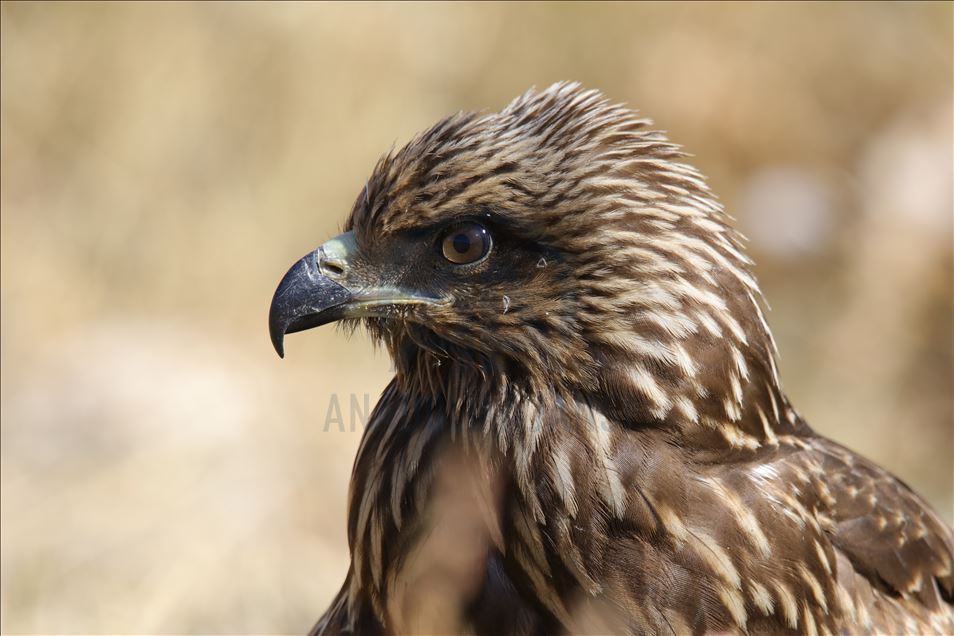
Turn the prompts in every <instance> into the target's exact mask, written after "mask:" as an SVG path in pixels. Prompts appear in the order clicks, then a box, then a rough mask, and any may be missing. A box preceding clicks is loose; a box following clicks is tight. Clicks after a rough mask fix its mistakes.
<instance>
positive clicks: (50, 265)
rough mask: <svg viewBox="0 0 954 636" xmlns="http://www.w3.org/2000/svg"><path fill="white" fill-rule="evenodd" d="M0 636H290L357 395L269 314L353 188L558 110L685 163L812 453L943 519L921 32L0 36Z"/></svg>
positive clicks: (938, 31) (350, 352) (764, 25)
mask: <svg viewBox="0 0 954 636" xmlns="http://www.w3.org/2000/svg"><path fill="white" fill-rule="evenodd" d="M0 16H2V21H0V24H2V62H0V70H2V99H0V151H2V159H0V178H2V194H0V202H2V216H0V229H2V241H0V247H2V258H0V265H2V270H0V271H2V276H0V281H2V287H0V290H2V291H0V299H2V314H0V315H2V341H0V342H2V349H0V350H2V374H0V391H2V399H0V416H2V427H0V478H2V487H0V495H2V513H0V522H2V523H0V530H2V532H0V549H2V554H3V559H2V566H0V628H2V630H3V631H4V632H6V633H50V632H73V633H107V632H108V633H119V632H128V633H179V634H184V633H197V632H207V633H252V632H256V633H270V634H272V633H298V632H303V631H304V630H306V629H307V628H308V627H310V625H311V624H312V622H313V621H314V619H315V618H316V617H317V616H318V615H319V614H320V613H321V612H322V611H323V610H324V608H325V606H326V603H327V602H328V601H329V600H330V598H331V596H332V595H333V594H334V593H335V592H336V591H337V589H338V587H339V585H340V583H341V581H342V579H343V577H344V574H345V571H346V569H347V563H348V556H347V543H346V538H345V505H346V493H347V484H348V479H349V476H350V469H351V462H352V459H353V457H354V453H355V449H356V446H357V444H358V440H359V436H360V432H361V427H362V425H363V423H364V421H365V420H366V417H367V412H368V407H369V406H370V405H373V404H374V402H375V401H376V400H377V397H378V394H379V393H380V391H381V390H382V389H383V387H384V386H385V384H386V382H387V381H388V379H389V375H390V372H389V361H388V360H387V358H386V356H385V355H384V354H383V353H381V352H377V353H375V352H374V351H373V350H372V347H371V346H370V344H369V342H368V341H367V338H366V337H365V336H364V335H363V334H356V335H355V337H353V338H351V339H350V340H348V339H346V338H345V337H344V336H343V335H342V334H340V333H336V331H335V330H334V329H330V328H326V329H321V330H316V331H310V332H308V333H307V334H304V335H296V336H292V337H291V338H290V339H289V342H288V344H289V347H288V349H289V354H288V357H287V358H286V359H285V360H284V361H280V360H279V359H278V357H277V356H276V355H275V353H274V351H272V348H271V346H270V344H269V341H268V337H267V329H266V313H267V310H268V305H269V301H270V298H271V294H272V292H273V291H274V288H275V286H276V284H277V283H278V280H279V279H280V277H281V276H282V275H283V274H284V272H285V270H286V269H287V267H288V266H290V265H291V264H292V263H293V262H294V261H295V260H297V259H298V258H299V257H300V256H302V255H303V254H305V253H306V252H308V251H310V250H311V249H313V248H314V247H315V246H317V245H318V244H319V243H321V242H322V241H324V240H325V239H326V238H328V237H329V236H331V235H332V234H333V233H335V232H336V231H337V230H338V228H339V227H340V226H341V224H342V223H343V221H344V218H345V216H346V214H347V212H348V211H349V209H350V207H351V203H352V200H353V199H354V197H355V196H356V195H357V194H358V192H359V191H360V189H361V187H362V185H363V184H364V179H365V178H366V176H367V175H368V173H369V171H370V169H371V167H372V166H373V164H374V162H375V161H376V159H377V158H378V156H379V155H380V154H381V153H382V152H384V151H386V150H387V149H388V148H390V147H391V145H392V144H398V145H400V144H402V143H403V142H405V141H407V140H408V139H409V138H410V137H411V135H413V134H414V133H415V132H417V131H419V130H421V129H423V128H425V127H427V126H429V125H430V124H431V123H433V122H435V121H436V120H437V119H438V118H440V117H442V116H444V115H447V114H449V113H451V112H453V111H457V110H473V109H483V108H491V109H494V110H496V109H499V108H501V107H503V106H504V105H505V104H506V103H507V102H508V101H509V100H510V99H511V98H513V97H514V96H516V95H518V94H520V93H522V92H523V91H524V90H526V89H527V88H528V87H529V86H531V85H536V86H538V87H544V86H547V85H549V84H550V83H552V82H554V81H557V80H562V79H575V80H579V81H581V82H583V83H584V84H585V85H586V86H588V87H594V88H599V89H601V90H603V91H604V92H605V93H606V94H607V95H608V96H610V97H611V98H612V99H614V100H617V101H625V102H627V103H629V104H630V105H632V106H633V107H635V108H638V109H639V110H640V111H641V112H642V113H643V114H645V115H647V116H649V117H651V118H652V119H654V120H655V122H656V123H657V125H658V126H659V127H660V128H662V129H664V130H666V131H668V132H669V134H670V137H671V138H672V139H673V140H675V141H676V142H678V143H680V144H683V145H684V146H685V148H686V149H687V150H688V151H689V152H690V153H692V154H693V155H694V158H693V159H692V161H693V162H694V163H695V164H696V165H697V166H698V167H699V168H700V169H702V171H703V172H705V173H706V174H707V175H709V177H710V180H711V184H712V186H713V188H714V190H715V191H716V192H717V193H718V194H719V196H720V197H721V199H722V201H723V202H724V203H725V204H726V207H727V208H728V210H729V212H730V213H731V214H732V215H734V216H735V217H736V218H737V219H738V226H739V227H740V228H741V230H742V231H743V232H744V233H745V234H747V235H748V236H749V238H750V239H751V244H750V245H751V251H752V253H753V255H754V257H755V258H756V260H757V262H758V268H757V273H758V276H759V278H760V281H761V283H762V287H763V290H764V291H765V294H766V296H767V298H768V300H769V302H770V303H771V305H772V308H773V311H772V312H771V313H770V315H769V321H770V323H771V324H772V326H773V328H774V330H775V334H776V337H777V339H778V343H779V348H780V349H781V354H782V358H781V369H782V378H783V381H784V382H785V386H786V389H787V391H788V392H789V394H790V397H791V398H792V400H793V402H794V404H795V405H796V406H797V407H798V408H799V410H800V411H801V412H802V413H803V414H804V415H805V416H806V417H807V418H808V420H809V421H810V422H811V423H812V425H813V426H814V427H815V428H816V429H818V430H819V431H821V432H822V433H824V434H826V435H829V436H831V437H833V438H835V439H837V440H839V441H841V442H844V443H846V444H848V445H849V446H851V447H853V448H855V449H857V450H859V451H861V452H862V453H864V454H865V455H868V456H869V457H872V458H874V459H875V460H877V461H878V462H881V463H882V464H884V465H886V466H887V467H889V468H890V469H891V470H893V471H894V472H896V473H897V474H898V475H899V476H901V477H902V478H903V479H904V480H905V481H906V482H908V483H909V484H910V485H912V486H913V487H914V488H915V489H917V490H918V491H920V492H922V493H923V494H924V495H925V496H926V497H927V498H928V499H929V500H930V501H931V502H932V503H933V504H934V506H935V507H936V508H937V509H938V510H939V511H940V513H941V514H942V516H943V517H944V518H946V519H947V520H948V522H950V521H951V519H952V514H954V505H952V465H954V402H952V387H954V371H952V354H954V351H952V350H954V338H952V330H954V301H952V296H954V291H952V290H954V255H952V216H954V214H952V170H954V166H952V117H954V114H952V73H954V69H952V50H954V49H952V46H954V44H952V22H954V20H952V17H954V16H952V5H951V4H950V3H933V4H907V3H905V4H900V3H898V4H895V3H891V4H888V3H871V4H840V3H839V4H807V3H806V4H801V3H793V4H747V3H746V4H714V3H702V4H638V5H621V4H570V3H566V4H564V3H559V4H516V3H513V4H510V3H508V4H483V3H481V4H456V3H455V4H403V3H402V4H384V5H378V4H375V5H372V4H360V3H347V4H303V3H293V4H281V5H277V4H267V5H266V4H256V3H242V4H220V3H208V4H205V3H203V4H189V3H171V4H165V3H155V4H152V3H141V4H139V3H137V4H118V3H116V4H113V3H109V4H86V3H62V4H60V3H12V2H3V3H2V5H0Z"/></svg>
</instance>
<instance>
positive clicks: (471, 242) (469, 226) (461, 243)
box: [441, 221, 493, 265]
mask: <svg viewBox="0 0 954 636" xmlns="http://www.w3.org/2000/svg"><path fill="white" fill-rule="evenodd" d="M492 245H493V239H492V238H491V236H490V232H489V231H488V230H487V228H485V227H484V226H483V225H481V224H480V223H475V222H473V221H468V222H465V223H461V224H459V225H455V226H453V227H451V228H450V229H449V230H447V231H445V232H444V235H443V237H442V238H441V254H442V255H443V256H444V258H445V259H446V260H447V261H448V262H450V263H453V264H454V265H472V264H474V263H477V262H479V261H481V260H483V259H484V258H486V257H487V254H489V253H490V248H491V246H492Z"/></svg>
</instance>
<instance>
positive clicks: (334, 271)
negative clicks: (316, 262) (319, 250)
mask: <svg viewBox="0 0 954 636" xmlns="http://www.w3.org/2000/svg"><path fill="white" fill-rule="evenodd" d="M321 269H323V270H325V272H326V273H327V274H331V275H332V276H341V275H342V274H344V267H342V266H341V264H340V263H336V262H334V261H324V260H323V261H321Z"/></svg>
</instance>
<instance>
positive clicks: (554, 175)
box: [270, 84, 954, 634]
mask: <svg viewBox="0 0 954 636" xmlns="http://www.w3.org/2000/svg"><path fill="white" fill-rule="evenodd" d="M649 126H650V124H649V122H648V121H646V120H644V119H640V118H638V117H636V116H635V115H634V114H633V113H632V112H631V111H629V110H627V109H626V108H624V107H621V106H615V105H611V104H609V103H608V102H607V101H606V100H605V99H604V98H603V97H602V96H601V95H600V94H599V93H597V92H594V91H584V90H582V89H580V88H579V87H578V86H576V85H573V84H558V85H555V86H553V87H551V88H549V89H547V90H545V91H542V92H535V91H530V92H528V93H527V94H525V95H523V96H522V97H519V98H518V99H516V100H515V101H514V102H513V103H511V104H510V105H509V106H507V108H505V109H504V110H503V111H502V112H500V113H497V114H489V115H481V114H472V113H471V114H458V115H455V116H452V117H450V118H448V119H446V120H444V121H442V122H440V123H438V124H437V125H436V126H434V127H433V128H432V129H430V130H429V131H427V132H425V133H424V134H422V135H421V136H419V137H417V138H416V139H414V140H413V141H411V142H410V143H409V144H408V145H407V146H406V147H404V148H403V149H401V150H400V151H398V152H396V153H392V154H390V155H388V156H386V157H384V158H383V159H382V160H381V161H380V162H379V163H378V165H377V166H376V168H375V170H374V172H373V174H372V175H371V178H370V179H369V181H368V183H367V185H366V187H365V189H364V191H363V192H361V194H360V195H359V196H358V198H357V201H356V202H355V205H354V208H353V210H352V212H351V215H350V218H349V219H348V222H347V227H346V230H347V232H346V233H345V234H343V235H342V236H341V237H339V238H337V239H335V240H334V241H331V242H329V243H327V244H325V246H323V247H322V248H320V249H319V250H316V252H314V253H313V254H311V255H309V256H308V257H306V258H305V259H303V260H302V261H300V262H299V264H297V265H296V266H295V268H293V270H292V271H290V272H289V274H288V275H287V277H286V279H285V280H284V281H283V282H282V285H281V286H280V288H279V290H278V292H276V299H275V301H274V303H275V304H274V305H273V308H272V316H271V319H270V320H271V329H272V335H273V339H275V343H276V347H278V348H279V351H281V346H282V337H283V335H284V334H285V333H288V332H291V331H297V330H301V329H305V328H308V327H311V326H315V325H317V324H323V323H325V322H330V321H332V320H337V319H345V320H348V321H350V322H351V323H352V325H354V324H357V322H356V321H359V320H360V321H363V323H364V324H366V325H367V327H368V329H369V330H370V332H371V333H372V334H373V335H374V336H375V337H376V338H377V339H379V340H380V341H382V342H383V343H384V344H385V345H386V346H387V349H388V351H389V352H390V354H391V356H392V357H393V359H394V363H395V367H396V374H395V377H394V380H393V381H392V382H391V384H390V385H389V386H388V388H387V389H386V390H385V391H384V394H383V395H382V397H381V400H380V401H379V403H378V405H377V407H376V408H375V410H374V412H373V414H372V416H371V420H370V422H369V424H368V427H367V429H366V431H365V434H364V438H363V440H362V443H361V447H360V449H359V451H358V456H357V459H356V461H355V467H354V473H353V476H352V483H351V493H350V512H349V517H348V537H349V543H350V546H351V556H352V562H351V568H350V571H349V573H348V576H347V580H346V581H345V583H344V585H343V587H342V589H341V592H340V593H339V595H338V596H337V598H336V599H335V601H334V602H333V604H332V606H331V607H330V608H329V609H328V611H327V612H326V613H325V615H324V617H323V618H322V619H321V620H320V621H319V623H318V625H316V628H315V629H316V631H317V632H318V633H342V632H345V633H347V632H354V633H361V634H374V633H406V632H409V631H412V632H424V631H430V632H443V631H464V632H476V633H490V634H506V633H512V634H536V633H552V632H559V631H570V632H580V631H592V632H613V633H648V634H657V633H658V634H683V633H703V632H743V633H765V632H772V633H775V632H786V631H789V632H799V633H805V634H814V633H818V634H826V633H902V632H904V633H915V632H917V633H927V632H934V633H951V632H952V631H954V610H952V602H954V575H952V558H954V557H952V553H954V535H952V531H951V529H950V528H949V527H946V526H945V524H944V523H943V522H942V521H941V520H940V519H939V517H938V516H937V515H936V514H935V513H934V512H933V511H932V510H931V509H930V507H929V506H928V505H927V504H926V503H925V502H924V501H923V500H922V499H921V498H920V497H919V496H918V495H917V494H915V493H914V492H912V491H911V490H910V489H909V488H907V487H906V486H905V485H904V484H903V483H901V482H900V481H898V480H897V479H896V478H895V477H893V476H892V475H890V474H889V473H887V472H886V471H885V470H883V469H882V468H880V467H878V466H876V465H874V464H872V463H871V462H869V461H867V460H865V459H863V458H861V457H859V456H858V455H855V454H854V453H852V452H851V451H849V450H847V449H845V448H843V447H841V446H839V445H837V444H835V443H834V442H832V441H830V440H827V439H825V438H824V437H821V436H819V435H817V434H816V433H814V432H813V431H812V429H811V428H809V426H808V425H807V424H806V423H805V421H804V420H803V419H802V418H801V416H800V415H799V414H798V413H797V412H796V411H795V409H794V408H793V407H792V405H791V404H790V403H789V401H788V400H787V399H786V397H785V395H784V393H783V391H782V388H781V384H780V382H779V373H778V369H777V366H776V362H775V357H776V353H775V344H774V341H773V340H772V336H771V333H770V331H769V328H768V325H767V324H766V321H765V317H764V315H763V311H762V308H761V305H760V303H761V295H760V291H759V288H758V286H757V284H756V281H755V279H754V277H753V275H752V273H751V261H750V260H749V259H748V258H747V257H746V256H745V254H744V249H743V246H742V243H741V241H740V237H739V235H738V234H737V233H736V232H735V231H734V230H733V229H732V228H731V227H730V226H729V225H728V223H727V218H726V215H725V214H724V213H723V211H722V209H721V206H720V205H719V204H718V203H717V202H716V200H715V198H714V197H713V195H712V194H711V193H710V191H709V189H708V187H707V186H706V184H705V183H704V181H703V178H702V176H701V175H700V174H699V173H698V172H696V171H695V170H694V169H693V168H691V167H689V166H687V165H685V164H684V163H682V157H683V155H682V153H681V152H680V151H679V149H678V148H677V147H676V146H675V145H673V144H672V143H670V142H669V141H667V140H666V139H665V137H664V136H663V135H662V134H661V133H659V132H656V131H653V130H652V129H651V128H650V127H649Z"/></svg>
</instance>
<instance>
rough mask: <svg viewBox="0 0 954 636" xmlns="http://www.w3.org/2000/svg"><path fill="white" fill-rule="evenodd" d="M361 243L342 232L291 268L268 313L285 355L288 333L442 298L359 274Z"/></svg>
mask: <svg viewBox="0 0 954 636" xmlns="http://www.w3.org/2000/svg"><path fill="white" fill-rule="evenodd" d="M356 252H357V245H356V243H355V240H354V235H353V234H352V233H351V232H345V233H344V234H339V235H338V236H336V237H335V238H333V239H331V240H330V241H328V242H327V243H325V244H323V245H322V246H321V247H319V248H318V249H316V250H315V251H314V252H311V253H310V254H308V255H307V256H305V257H304V258H302V259H301V260H300V261H298V262H297V263H295V264H294V265H292V266H291V269H289V270H288V273H287V274H285V277H284V278H282V280H281V282H280V283H279V284H278V289H276V290H275V295H274V296H273V297H272V306H271V308H270V309H269V312H268V332H269V336H270V337H271V340H272V346H274V347H275V351H276V352H277V353H278V355H279V357H281V358H284V357H285V347H284V340H285V334H289V333H295V332H296V331H304V330H306V329H311V328H313V327H319V326H321V325H325V324H328V323H329V322H334V321H336V320H341V319H342V318H360V317H364V316H373V315H378V312H380V311H381V308H387V307H391V306H394V305H419V304H430V303H434V302H437V300H438V299H436V298H428V297H424V296H419V295H416V294H414V293H411V292H406V291H403V290H401V289H397V288H394V287H391V286H388V285H383V284H381V283H380V282H379V281H362V280H359V278H360V276H359V275H358V274H357V273H356V272H355V268H354V267H353V264H354V262H353V261H354V257H355V253H356Z"/></svg>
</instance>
